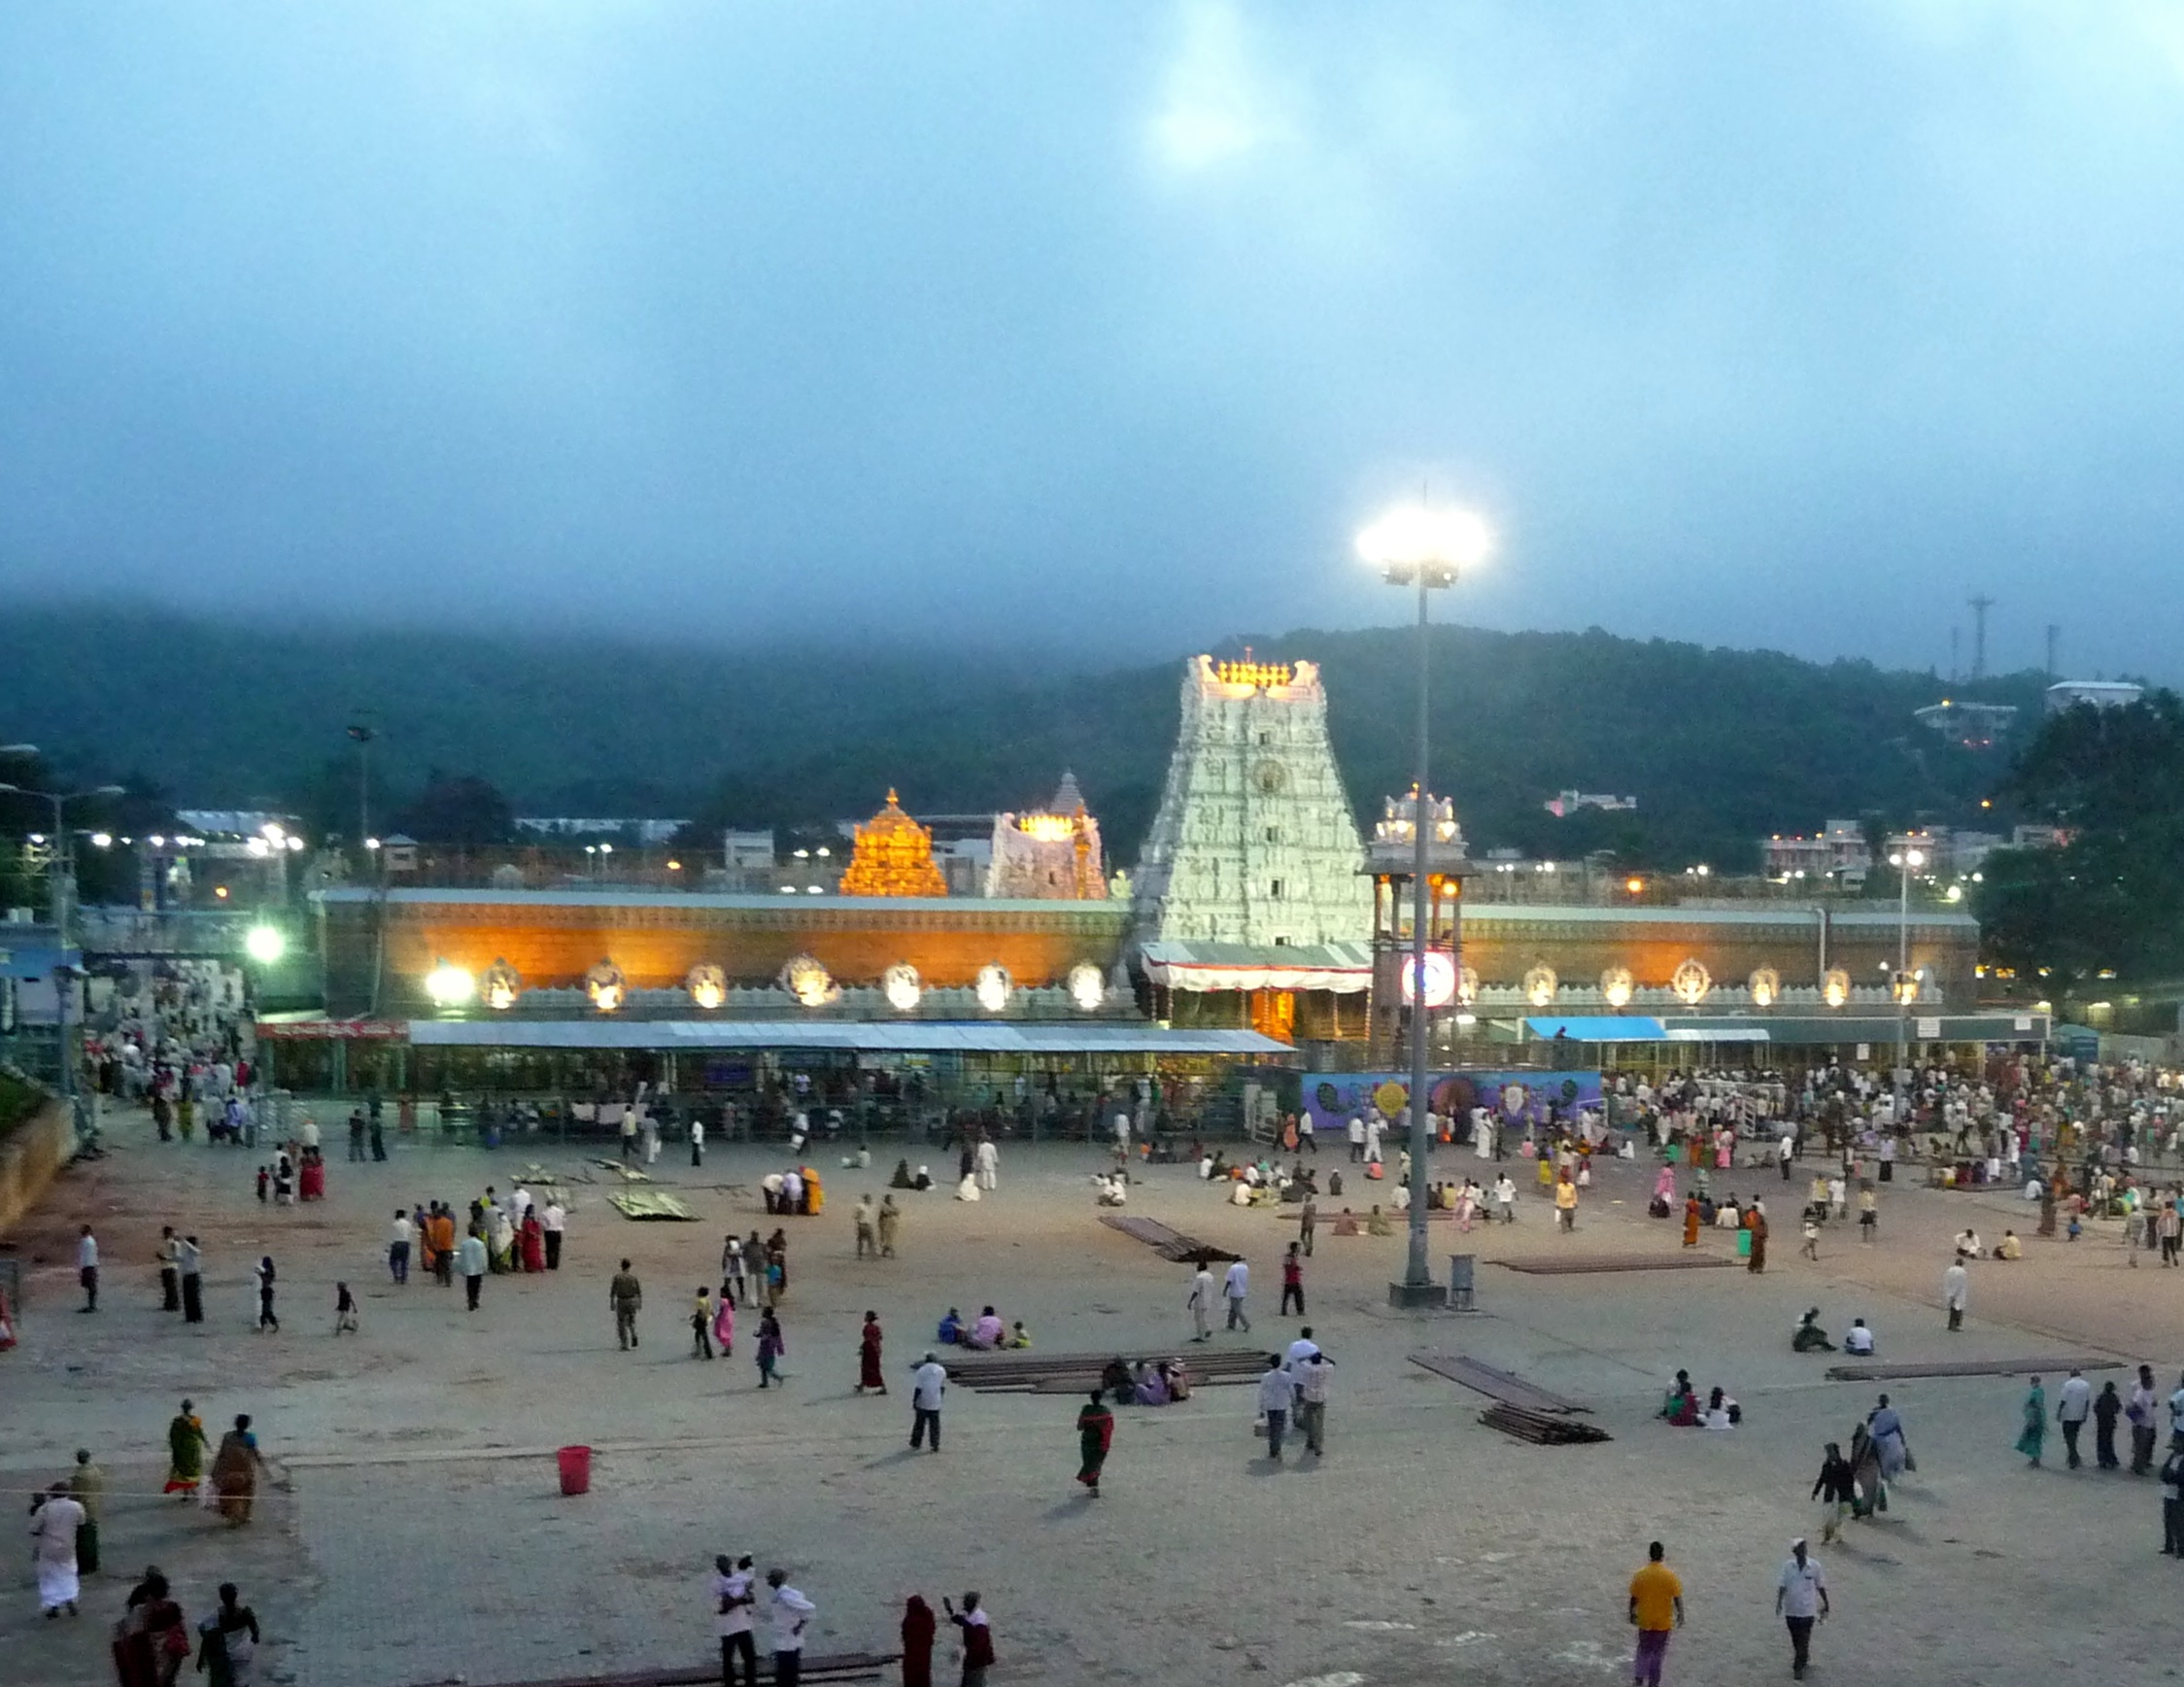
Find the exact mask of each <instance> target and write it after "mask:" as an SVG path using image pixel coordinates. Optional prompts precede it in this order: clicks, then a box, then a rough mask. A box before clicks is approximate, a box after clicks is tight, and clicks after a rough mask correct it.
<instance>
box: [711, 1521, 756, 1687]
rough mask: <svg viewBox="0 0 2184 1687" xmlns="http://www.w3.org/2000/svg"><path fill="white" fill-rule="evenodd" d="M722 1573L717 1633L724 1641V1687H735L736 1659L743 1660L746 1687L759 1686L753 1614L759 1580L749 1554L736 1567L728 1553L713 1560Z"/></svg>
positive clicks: (716, 1585)
mask: <svg viewBox="0 0 2184 1687" xmlns="http://www.w3.org/2000/svg"><path fill="white" fill-rule="evenodd" d="M713 1568H714V1569H715V1570H716V1571H717V1572H718V1573H717V1574H716V1575H715V1576H714V1577H713V1609H714V1612H715V1615H714V1617H713V1632H714V1633H715V1634H717V1635H719V1636H720V1642H721V1683H722V1687H735V1660H736V1659H737V1658H740V1659H742V1660H743V1679H744V1682H745V1683H746V1687H758V1681H759V1654H758V1646H757V1644H756V1643H755V1642H754V1641H753V1640H752V1638H751V1611H752V1609H753V1608H754V1607H755V1606H756V1605H757V1603H758V1599H757V1596H756V1595H754V1594H753V1593H752V1591H751V1589H752V1585H753V1583H754V1582H755V1581H756V1579H757V1578H756V1577H754V1576H753V1575H752V1574H751V1558H750V1554H748V1553H745V1554H744V1555H743V1556H742V1557H741V1558H739V1559H737V1560H736V1561H735V1562H734V1564H733V1565H731V1564H730V1563H729V1558H728V1554H727V1553H725V1552H724V1553H722V1554H721V1555H720V1557H718V1558H716V1559H714V1560H713Z"/></svg>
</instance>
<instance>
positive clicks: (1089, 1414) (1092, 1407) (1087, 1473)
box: [1076, 1389, 1114, 1498]
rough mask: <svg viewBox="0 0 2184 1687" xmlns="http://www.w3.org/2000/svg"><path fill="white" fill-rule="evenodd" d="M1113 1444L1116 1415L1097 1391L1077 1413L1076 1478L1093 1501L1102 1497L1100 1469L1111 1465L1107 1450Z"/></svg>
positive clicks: (1093, 1392)
mask: <svg viewBox="0 0 2184 1687" xmlns="http://www.w3.org/2000/svg"><path fill="white" fill-rule="evenodd" d="M1113 1444H1114V1414H1113V1413H1112V1412H1110V1411H1109V1410H1108V1407H1107V1402H1106V1400H1104V1399H1103V1398H1101V1395H1100V1391H1099V1390H1098V1389H1094V1390H1093V1391H1092V1397H1091V1398H1090V1399H1089V1400H1088V1401H1086V1403H1085V1404H1084V1406H1083V1407H1082V1408H1081V1409H1080V1410H1079V1411H1078V1412H1077V1414H1076V1454H1077V1462H1076V1479H1077V1480H1078V1481H1079V1482H1081V1483H1083V1484H1084V1488H1085V1492H1086V1494H1087V1495H1088V1496H1089V1497H1091V1498H1098V1497H1099V1493H1100V1467H1101V1466H1102V1465H1104V1464H1105V1463H1107V1462H1108V1449H1109V1447H1110V1446H1112V1445H1113Z"/></svg>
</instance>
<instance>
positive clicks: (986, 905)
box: [311, 884, 1130, 919]
mask: <svg viewBox="0 0 2184 1687" xmlns="http://www.w3.org/2000/svg"><path fill="white" fill-rule="evenodd" d="M381 894H382V893H381V892H379V891H376V890H372V889H369V888H367V887H364V886H360V885H353V884H345V885H331V886H328V887H327V888H326V889H324V890H314V891H313V892H312V893H311V896H312V900H313V901H315V902H324V903H331V904H340V905H349V906H355V905H358V904H368V903H374V902H377V901H379V900H380V898H381ZM384 894H385V897H386V901H387V903H388V905H389V906H390V907H392V908H465V907H472V908H598V909H612V908H685V909H724V910H754V909H771V910H775V911H784V912H785V911H787V910H791V909H799V908H802V909H842V908H848V909H855V910H858V911H860V912H875V913H880V912H900V913H933V912H955V913H961V912H964V911H965V910H969V911H971V912H1000V913H1047V914H1057V915H1066V914H1077V915H1080V916H1091V915H1097V914H1105V915H1106V916H1107V917H1109V918H1110V919H1113V918H1121V917H1127V916H1128V914H1129V912H1130V905H1129V904H1128V903H1126V902H1116V901H1111V900H1109V901H1098V902H1092V901H1083V902H1078V901H1072V900H1069V899H1067V898H1054V899H1051V900H1048V899H1044V898H1038V897H1002V896H836V895H835V894H834V893H833V892H832V891H830V892H828V893H827V895H825V896H823V897H806V896H783V895H779V894H775V895H772V896H758V895H749V894H729V893H726V892H718V893H716V892H707V891H680V890H614V889H602V890H423V889H419V890H390V891H387V892H385V893H384Z"/></svg>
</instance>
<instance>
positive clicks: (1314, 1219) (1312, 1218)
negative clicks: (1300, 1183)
mask: <svg viewBox="0 0 2184 1687" xmlns="http://www.w3.org/2000/svg"><path fill="white" fill-rule="evenodd" d="M1318 1230H1319V1202H1318V1200H1317V1199H1316V1198H1315V1197H1314V1195H1313V1194H1312V1193H1311V1192H1310V1191H1309V1190H1308V1191H1307V1192H1306V1195H1305V1205H1304V1211H1303V1212H1302V1213H1300V1214H1299V1215H1298V1217H1297V1240H1298V1241H1299V1242H1301V1243H1302V1244H1303V1245H1304V1251H1305V1257H1306V1258H1307V1259H1310V1258H1311V1257H1312V1244H1313V1238H1314V1236H1315V1235H1316V1234H1317V1233H1318Z"/></svg>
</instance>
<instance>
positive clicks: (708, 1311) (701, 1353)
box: [690, 1283, 713, 1359]
mask: <svg viewBox="0 0 2184 1687" xmlns="http://www.w3.org/2000/svg"><path fill="white" fill-rule="evenodd" d="M690 1351H691V1357H692V1358H693V1359H711V1358H712V1357H713V1297H712V1296H711V1295H710V1294H708V1293H707V1292H706V1291H705V1286H704V1285H703V1284H702V1283H700V1285H699V1286H698V1298H697V1299H696V1300H695V1301H693V1302H692V1303H691V1308H690Z"/></svg>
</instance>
